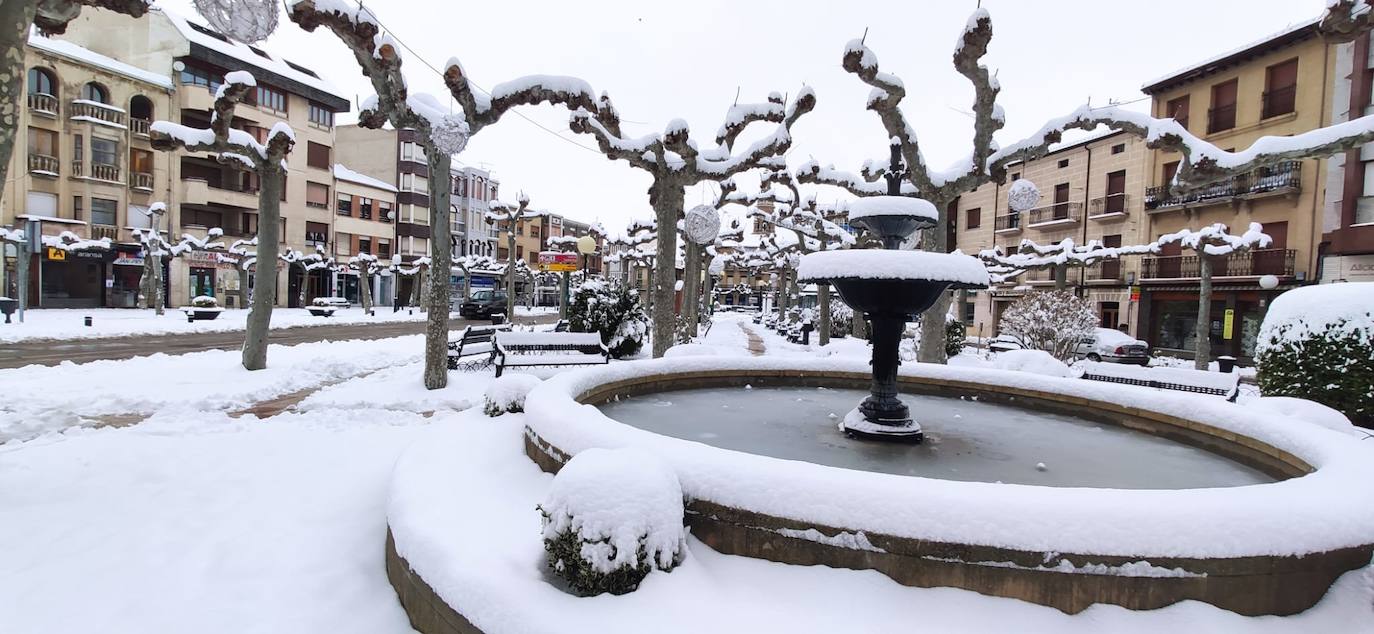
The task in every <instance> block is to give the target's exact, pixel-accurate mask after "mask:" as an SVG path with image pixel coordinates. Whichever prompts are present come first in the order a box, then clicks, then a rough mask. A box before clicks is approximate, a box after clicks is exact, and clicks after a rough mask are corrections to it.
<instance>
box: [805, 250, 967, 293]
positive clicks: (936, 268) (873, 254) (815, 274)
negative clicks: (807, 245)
mask: <svg viewBox="0 0 1374 634" xmlns="http://www.w3.org/2000/svg"><path fill="white" fill-rule="evenodd" d="M838 279H867V280H930V281H934V282H950V283H953V284H959V285H964V286H974V287H983V286H987V285H988V269H987V267H985V266H983V263H982V262H980V261H979V260H978V258H975V257H973V256H971V255H964V254H962V253H934V252H931V251H907V250H895V249H842V250H838V251H817V252H815V253H808V254H806V255H803V256H802V258H801V264H799V265H798V266H797V280H798V281H801V282H811V281H823V280H838Z"/></svg>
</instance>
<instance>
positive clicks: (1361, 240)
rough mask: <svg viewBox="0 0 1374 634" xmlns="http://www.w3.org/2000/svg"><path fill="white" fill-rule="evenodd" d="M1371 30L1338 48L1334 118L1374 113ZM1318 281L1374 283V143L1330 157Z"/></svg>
mask: <svg viewBox="0 0 1374 634" xmlns="http://www.w3.org/2000/svg"><path fill="white" fill-rule="evenodd" d="M1371 53H1374V51H1371V47H1370V38H1369V33H1365V34H1363V35H1361V36H1360V37H1359V39H1357V40H1355V41H1354V42H1351V43H1348V44H1341V45H1339V46H1337V47H1336V48H1335V50H1334V51H1333V52H1332V55H1333V56H1334V57H1335V66H1336V67H1335V71H1334V73H1335V77H1334V80H1335V84H1334V85H1333V86H1332V89H1331V110H1330V114H1331V123H1341V122H1344V121H1349V120H1351V119H1355V118H1358V117H1362V116H1364V115H1368V114H1374V108H1371V107H1370V106H1371V103H1374V55H1371ZM1317 252H1318V256H1319V258H1320V259H1319V260H1318V262H1317V271H1318V272H1317V274H1316V278H1317V281H1319V282H1320V283H1323V284H1326V283H1330V282H1374V144H1370V145H1366V146H1364V147H1363V148H1360V149H1359V150H1352V151H1350V152H1346V153H1345V154H1343V155H1340V156H1335V157H1332V158H1331V159H1330V160H1329V161H1328V162H1327V178H1326V204H1325V206H1324V208H1323V209H1322V216H1321V242H1320V243H1319V244H1318V245H1317Z"/></svg>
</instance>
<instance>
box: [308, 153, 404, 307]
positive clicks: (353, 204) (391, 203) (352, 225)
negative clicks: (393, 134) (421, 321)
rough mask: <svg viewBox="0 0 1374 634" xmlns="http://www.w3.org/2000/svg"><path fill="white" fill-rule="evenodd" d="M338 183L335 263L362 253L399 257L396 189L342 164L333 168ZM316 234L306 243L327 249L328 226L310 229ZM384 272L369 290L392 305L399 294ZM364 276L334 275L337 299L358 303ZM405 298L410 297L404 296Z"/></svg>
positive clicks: (353, 273)
mask: <svg viewBox="0 0 1374 634" xmlns="http://www.w3.org/2000/svg"><path fill="white" fill-rule="evenodd" d="M334 178H335V184H336V187H335V189H336V192H335V196H334V198H335V200H334V236H333V255H334V258H335V260H336V261H338V262H341V263H347V262H348V261H349V260H350V259H351V258H352V257H354V256H357V255H358V254H361V253H366V254H371V255H373V256H376V258H377V259H378V260H381V261H383V262H390V261H391V258H392V256H393V255H395V254H396V249H395V246H396V245H395V243H396V217H397V216H396V194H397V191H396V187H395V186H394V185H392V184H390V183H387V182H385V181H382V180H379V179H376V178H372V177H371V176H367V175H365V174H361V173H358V172H356V171H353V170H352V169H350V168H348V167H347V166H345V165H343V164H337V165H335V166H334ZM311 229H314V230H315V231H316V233H313V234H311V235H307V236H306V241H307V242H310V241H312V240H314V241H316V244H319V245H321V246H325V245H326V243H328V242H329V228H328V227H327V226H320V227H311ZM397 277H400V276H395V275H393V274H392V272H391V271H386V270H383V271H381V273H380V274H378V275H375V276H372V287H371V289H370V291H371V294H372V297H373V301H375V302H377V303H378V304H387V303H391V302H392V301H393V300H394V299H395V297H396V295H395V291H396V278H397ZM360 280H361V275H360V274H359V273H358V272H357V271H356V270H350V271H347V272H341V273H339V274H336V275H335V276H334V291H333V295H334V296H335V297H343V298H346V299H348V301H350V302H355V303H357V302H359V301H361V298H360V289H359V288H358V284H359V281H360ZM401 297H403V298H406V297H407V296H405V295H402V296H401Z"/></svg>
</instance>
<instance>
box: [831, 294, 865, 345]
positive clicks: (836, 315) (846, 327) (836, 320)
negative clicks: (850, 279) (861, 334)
mask: <svg viewBox="0 0 1374 634" xmlns="http://www.w3.org/2000/svg"><path fill="white" fill-rule="evenodd" d="M859 318H860V319H863V316H862V315H860V316H859ZM852 332H854V309H853V308H850V307H849V304H846V303H844V302H843V301H841V300H840V298H839V296H838V295H831V296H830V336H831V337H845V336H848V335H849V334H850V333H852Z"/></svg>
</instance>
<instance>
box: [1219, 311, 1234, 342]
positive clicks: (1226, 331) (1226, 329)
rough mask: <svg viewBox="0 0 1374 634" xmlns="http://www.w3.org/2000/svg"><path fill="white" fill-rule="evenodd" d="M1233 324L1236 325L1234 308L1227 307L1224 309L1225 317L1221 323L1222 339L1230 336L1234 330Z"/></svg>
mask: <svg viewBox="0 0 1374 634" xmlns="http://www.w3.org/2000/svg"><path fill="white" fill-rule="evenodd" d="M1235 325H1236V309H1234V308H1227V309H1226V317H1225V319H1224V320H1223V321H1222V325H1221V338H1222V339H1230V338H1231V334H1232V333H1233V332H1235V331H1234V330H1232V328H1234V327H1235Z"/></svg>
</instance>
